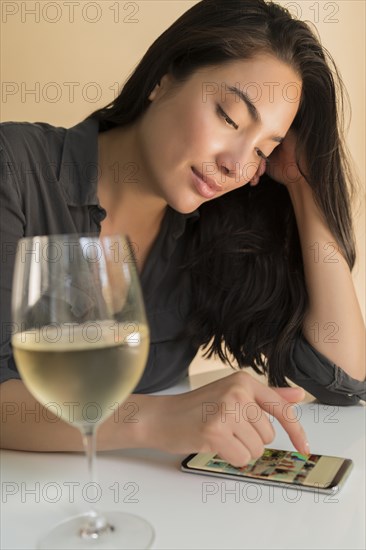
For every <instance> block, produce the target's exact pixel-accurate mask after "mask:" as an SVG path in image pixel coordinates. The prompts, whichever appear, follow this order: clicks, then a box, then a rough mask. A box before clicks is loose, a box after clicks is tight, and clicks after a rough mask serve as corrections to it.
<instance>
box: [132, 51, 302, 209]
mask: <svg viewBox="0 0 366 550" xmlns="http://www.w3.org/2000/svg"><path fill="white" fill-rule="evenodd" d="M235 89H236V91H235ZM240 92H241V93H240ZM300 95H301V79H300V78H299V77H298V75H297V74H296V73H295V72H294V71H293V70H292V69H291V68H290V67H289V66H287V65H285V64H284V63H282V62H281V61H279V60H278V59H276V58H275V57H272V56H269V55H265V54H262V55H258V56H257V57H255V58H254V59H251V60H245V61H233V62H230V63H227V64H222V65H218V66H215V67H206V68H204V69H200V70H198V71H197V72H195V73H194V74H193V75H191V77H190V78H189V79H188V80H187V81H186V82H184V83H183V84H179V85H176V86H175V85H174V81H173V80H172V78H171V77H170V75H165V76H164V77H163V78H162V80H161V82H160V85H157V86H156V87H155V88H154V90H153V91H152V92H151V94H150V96H149V99H150V101H151V103H150V105H149V107H148V109H147V110H146V111H145V113H144V115H143V117H142V118H141V120H140V122H139V125H138V130H137V132H138V142H139V154H140V161H141V162H142V165H143V167H144V172H145V173H146V174H148V175H149V176H148V177H149V185H151V186H152V188H153V190H154V192H155V193H156V194H158V195H159V196H160V197H161V198H163V199H164V200H165V201H166V202H167V203H168V204H169V205H170V206H171V207H172V208H174V209H175V210H177V211H178V212H181V213H189V212H192V211H193V210H195V209H196V208H197V207H198V206H200V205H201V204H202V203H203V202H206V201H208V200H212V199H215V198H218V197H219V196H221V195H223V194H224V193H228V192H229V191H232V190H234V189H236V188H238V187H240V186H242V185H245V184H247V183H248V182H249V181H250V180H251V178H252V177H253V176H254V174H255V172H256V171H257V169H258V166H259V164H260V162H261V159H262V155H265V156H267V157H268V156H269V155H270V154H271V152H272V151H273V150H274V148H275V147H277V146H278V145H279V140H280V139H281V138H283V137H284V136H285V135H286V133H287V131H288V130H289V128H290V126H291V124H292V122H293V120H294V118H295V115H296V112H297V110H298V107H299V102H300ZM245 97H246V98H247V100H249V101H250V102H251V103H252V106H250V105H249V106H248V104H247V102H246V101H245ZM262 164H263V163H262ZM194 172H196V173H197V172H199V173H200V174H201V175H202V176H203V179H206V180H208V181H207V184H205V183H204V182H202V180H200V179H197V178H196V176H195V174H194ZM210 179H211V181H210ZM215 184H216V185H215Z"/></svg>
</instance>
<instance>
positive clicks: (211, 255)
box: [88, 0, 357, 385]
mask: <svg viewBox="0 0 366 550" xmlns="http://www.w3.org/2000/svg"><path fill="white" fill-rule="evenodd" d="M258 53H271V54H272V55H273V54H274V55H275V56H276V57H277V58H278V59H279V60H281V61H283V62H285V63H287V64H288V65H290V66H291V67H292V68H293V69H294V71H295V72H297V73H298V74H299V76H300V77H301V79H302V97H301V101H300V106H299V109H298V112H297V114H296V117H295V120H294V122H293V127H294V128H295V129H296V131H297V134H298V136H299V139H298V151H297V154H298V158H300V156H301V154H302V153H305V158H307V159H309V160H310V162H309V167H308V174H307V176H308V177H307V181H308V183H309V185H310V186H311V188H312V190H313V192H314V198H315V201H316V203H317V204H318V206H319V207H320V209H321V211H322V213H323V214H324V217H325V220H326V222H327V224H328V226H329V228H330V230H331V232H332V234H333V235H334V238H335V239H336V241H337V245H338V246H339V249H340V251H341V252H342V254H343V255H344V257H345V259H346V261H347V263H348V265H349V268H350V269H351V270H352V268H353V266H354V263H355V257H356V255H355V239H354V233H353V227H352V211H351V206H352V201H353V198H354V197H355V195H356V194H357V189H356V184H355V181H356V178H355V174H354V173H353V170H352V164H351V161H350V158H351V157H350V154H349V151H348V149H347V146H346V144H345V142H344V139H343V137H342V134H343V127H344V120H343V110H344V92H345V88H344V85H343V82H342V79H341V77H340V74H339V71H338V70H337V67H336V65H335V63H334V61H333V59H332V57H331V55H330V54H329V52H328V51H327V50H326V49H325V48H324V47H323V46H322V45H321V43H320V42H319V39H318V38H317V36H316V35H315V34H314V33H313V31H312V30H311V28H310V27H309V26H308V25H307V24H306V23H305V22H302V21H299V20H296V19H295V18H294V17H292V16H291V14H290V13H289V11H288V10H286V9H285V8H283V7H281V6H279V5H278V4H275V3H273V2H266V1H265V0H202V1H201V2H198V3H197V4H195V5H194V6H193V7H192V8H190V9H189V10H188V11H187V12H185V13H184V14H183V15H182V16H181V17H179V19H177V20H176V21H175V22H174V23H173V24H172V25H171V26H170V27H169V28H168V29H167V30H166V31H165V32H163V34H161V36H159V37H158V38H157V40H156V41H155V42H154V43H153V44H152V45H151V47H150V48H149V49H148V51H147V52H146V54H145V55H144V57H143V58H142V60H141V61H140V63H139V64H138V65H137V67H136V68H135V69H134V71H133V73H132V74H131V75H130V76H129V78H128V80H127V81H126V83H125V84H124V87H123V89H122V91H121V93H120V95H119V96H118V97H117V98H116V99H115V100H114V101H113V102H111V103H110V104H108V105H107V106H105V107H104V108H102V109H99V110H97V111H95V112H93V113H92V114H91V115H90V116H89V117H88V118H91V117H93V118H96V119H97V120H98V121H99V126H100V130H101V131H103V130H106V129H110V128H112V127H114V126H119V125H128V124H130V123H133V122H134V121H136V120H137V118H138V117H139V116H140V115H142V114H143V113H144V111H145V110H146V109H147V108H148V106H149V104H150V101H149V100H148V96H149V94H150V92H151V91H152V90H153V89H154V87H155V85H156V84H157V83H159V82H160V79H161V78H162V76H163V75H164V74H166V73H170V74H171V75H172V76H173V77H174V78H175V79H176V81H177V82H178V83H179V82H184V81H185V80H186V79H188V78H189V77H190V76H191V75H192V73H193V72H194V71H195V70H197V69H198V68H200V67H203V66H208V65H217V64H220V63H225V62H229V61H233V60H243V59H251V58H253V56H255V55H257V54H258ZM347 97H348V96H347ZM199 210H200V214H201V216H200V220H199V223H198V224H197V225H198V227H197V229H196V231H195V234H194V237H193V238H192V242H191V247H190V252H191V254H190V256H189V259H188V260H187V262H186V264H185V266H182V268H185V269H190V271H191V274H192V287H193V300H194V301H193V303H194V311H193V312H192V317H191V320H190V324H189V327H188V331H189V333H190V334H191V336H192V338H193V339H194V341H195V343H196V344H198V345H203V346H204V347H205V348H207V349H206V353H205V356H208V357H210V356H211V355H212V354H218V356H219V357H220V358H221V359H222V360H223V361H224V362H229V363H230V364H231V362H232V360H233V359H235V360H236V362H237V364H238V366H239V367H243V366H252V367H253V368H254V369H255V370H256V371H257V372H259V373H263V374H264V373H267V374H268V378H269V383H270V384H271V385H287V382H286V380H285V374H286V365H287V363H288V360H289V354H290V352H291V346H292V344H293V342H294V340H295V338H297V337H298V336H299V335H300V334H301V328H302V325H303V322H304V318H305V312H306V309H307V306H308V295H307V290H306V285H305V277H304V270H303V260H302V254H301V247H300V240H299V233H298V229H297V224H296V219H295V215H294V211H293V207H292V203H291V200H290V197H289V194H288V191H287V189H286V187H285V186H283V185H281V184H279V183H277V182H275V181H273V180H271V179H270V178H269V176H268V175H266V174H265V175H264V176H262V178H261V181H260V183H259V184H258V185H257V186H256V187H250V186H249V185H246V186H244V187H242V188H239V189H237V190H235V191H232V192H231V193H227V194H226V195H223V196H222V197H220V198H218V199H215V200H212V201H209V202H207V203H204V204H203V205H202V206H201V207H200V208H199Z"/></svg>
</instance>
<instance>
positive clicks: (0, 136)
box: [0, 121, 66, 160]
mask: <svg viewBox="0 0 366 550" xmlns="http://www.w3.org/2000/svg"><path fill="white" fill-rule="evenodd" d="M65 132H66V129H65V128H62V127H57V126H53V125H51V124H48V123H46V122H14V121H8V122H2V123H0V149H2V150H5V151H6V152H7V153H8V155H9V156H10V157H13V158H15V159H17V160H20V159H21V158H22V157H23V158H24V157H28V156H29V154H32V155H35V154H37V152H38V153H39V154H43V155H44V154H46V153H47V151H49V150H50V149H51V148H52V147H57V146H58V145H60V144H61V143H62V141H63V137H64V134H65Z"/></svg>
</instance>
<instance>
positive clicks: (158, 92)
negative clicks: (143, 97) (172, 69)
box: [148, 73, 173, 101]
mask: <svg viewBox="0 0 366 550" xmlns="http://www.w3.org/2000/svg"><path fill="white" fill-rule="evenodd" d="M172 85H173V78H172V77H171V76H170V74H168V73H167V74H165V75H164V76H163V77H162V78H161V79H160V82H158V84H156V85H155V88H153V90H152V91H151V92H150V94H149V97H148V99H149V100H150V101H155V100H156V99H157V98H158V97H161V96H162V95H164V94H165V93H166V92H167V91H168V90H170V88H171V87H172Z"/></svg>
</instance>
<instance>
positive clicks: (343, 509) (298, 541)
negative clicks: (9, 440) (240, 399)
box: [0, 369, 366, 550]
mask: <svg viewBox="0 0 366 550" xmlns="http://www.w3.org/2000/svg"><path fill="white" fill-rule="evenodd" d="M228 372H229V371H228V369H223V370H222V371H215V372H212V373H210V372H206V373H203V374H198V375H194V376H191V377H190V379H187V381H185V382H184V383H182V384H180V385H179V386H176V387H175V388H173V390H171V391H169V392H165V393H180V392H183V391H187V390H189V389H194V388H196V387H198V386H200V385H203V384H206V383H209V382H211V381H212V380H213V379H217V378H219V377H221V376H223V375H226V374H228ZM162 393H163V392H162ZM297 407H298V413H299V416H300V415H301V421H302V424H303V426H304V428H305V430H306V431H307V434H308V436H309V441H310V449H311V452H313V453H315V454H318V453H319V454H328V455H335V456H343V457H347V458H351V459H352V460H353V461H354V469H353V471H352V472H351V474H350V477H349V478H348V480H347V481H346V483H345V485H344V487H343V489H342V490H341V491H340V492H339V494H338V495H335V496H333V497H328V496H326V495H322V494H313V493H308V492H300V491H296V490H295V491H294V490H290V489H282V488H277V487H268V486H261V485H254V484H248V483H243V482H239V481H234V480H233V481H231V480H224V479H220V478H215V477H206V476H198V475H190V474H186V473H183V472H181V471H180V462H181V460H182V459H183V455H170V454H167V453H163V452H158V451H153V450H144V449H139V450H124V451H110V452H103V453H99V454H98V460H97V466H98V482H99V488H100V498H99V500H98V503H97V506H98V507H99V508H100V509H102V510H123V511H126V512H130V513H133V514H137V515H140V516H143V517H144V518H146V519H147V520H148V521H149V522H150V523H151V524H152V525H153V527H154V529H155V533H156V538H155V542H154V544H153V548H155V549H163V548H164V549H165V548H166V549H172V550H173V549H190V548H192V549H200V548H205V549H234V548H240V549H246V548H248V549H269V548H270V549H277V548H278V549H280V548H281V549H290V548H291V549H297V548H299V549H300V548H301V549H310V548H311V549H323V548H324V549H325V548H327V549H331V550H336V549H347V550H348V549H352V550H353V549H358V548H361V549H364V548H365V545H366V540H365V500H366V499H365V487H366V484H365V463H366V462H365V442H366V437H365V411H366V408H365V406H364V405H358V406H354V407H331V406H326V405H322V404H318V403H315V402H312V401H310V400H309V399H308V400H307V402H305V403H303V404H301V405H297ZM274 428H275V430H276V434H277V435H276V438H275V440H274V441H273V442H272V443H271V445H270V446H271V447H274V448H280V449H288V450H293V447H292V444H291V442H290V440H289V439H288V437H287V434H286V433H285V432H284V430H283V429H282V427H281V426H280V425H279V423H278V422H277V421H276V420H275V421H274ZM0 459H1V463H0V467H1V468H0V471H1V486H2V503H1V539H0V547H1V549H3V550H10V549H25V550H31V549H33V548H35V545H36V541H37V539H38V538H39V537H40V536H41V535H43V534H44V533H45V531H47V530H48V528H49V527H51V526H52V525H54V524H55V523H57V522H59V521H62V520H63V519H66V518H67V517H68V516H71V515H74V514H78V513H80V512H85V511H87V510H88V499H89V500H90V499H92V498H94V495H95V493H93V492H92V488H90V486H89V489H88V485H87V483H88V479H87V473H86V461H85V458H84V456H83V455H82V454H81V453H29V452H19V451H18V452H15V451H2V452H1V455H0ZM207 483H210V486H208V485H207ZM72 484H75V485H74V498H70V497H71V496H72V491H71V487H72ZM85 488H87V489H88V491H89V492H87V493H86V495H85V496H83V491H84V492H85ZM32 491H33V492H32ZM208 491H211V492H212V493H214V494H206V496H205V492H206V493H207V492H208ZM53 501H54V502H53Z"/></svg>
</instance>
